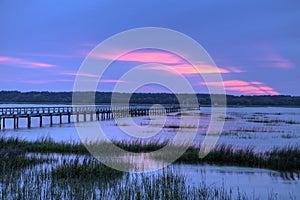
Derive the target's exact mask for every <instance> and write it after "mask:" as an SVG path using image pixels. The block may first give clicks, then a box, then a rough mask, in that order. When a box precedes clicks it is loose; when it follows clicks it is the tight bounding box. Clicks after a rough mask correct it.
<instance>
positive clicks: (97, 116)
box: [0, 111, 100, 128]
mask: <svg viewBox="0 0 300 200" xmlns="http://www.w3.org/2000/svg"><path fill="white" fill-rule="evenodd" d="M96 119H97V120H98V121H99V120H100V118H99V111H97V112H96ZM0 128H1V127H0Z"/></svg>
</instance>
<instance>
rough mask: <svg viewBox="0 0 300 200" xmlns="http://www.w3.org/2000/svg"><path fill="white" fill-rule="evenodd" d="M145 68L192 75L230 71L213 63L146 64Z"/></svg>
mask: <svg viewBox="0 0 300 200" xmlns="http://www.w3.org/2000/svg"><path fill="white" fill-rule="evenodd" d="M143 69H145V70H161V71H167V72H170V73H175V74H183V75H191V74H200V73H202V74H211V73H229V72H230V71H228V70H227V69H224V68H219V67H215V66H211V65H205V64H202V65H197V66H196V67H195V66H193V65H188V64H182V65H172V66H163V65H157V66H146V67H144V68H143Z"/></svg>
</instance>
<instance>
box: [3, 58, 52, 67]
mask: <svg viewBox="0 0 300 200" xmlns="http://www.w3.org/2000/svg"><path fill="white" fill-rule="evenodd" d="M1 63H2V64H6V65H13V66H15V67H20V68H33V69H36V68H51V67H54V65H52V64H48V63H42V62H34V61H28V60H24V59H22V58H15V57H3V56H0V64H1Z"/></svg>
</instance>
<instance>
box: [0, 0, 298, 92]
mask: <svg viewBox="0 0 300 200" xmlns="http://www.w3.org/2000/svg"><path fill="white" fill-rule="evenodd" d="M0 5H1V7H0V22H1V26H2V30H1V32H0V44H1V46H0V72H1V73H0V84H1V88H0V90H8V91H9V90H19V91H22V92H27V91H54V92H64V91H72V90H73V88H74V82H75V79H76V77H77V78H78V77H79V78H81V79H82V80H84V81H86V83H87V84H90V83H91V82H94V83H97V84H98V87H97V91H98V90H100V91H103V92H111V91H113V90H114V88H115V86H116V84H118V83H120V82H121V83H122V84H124V85H126V84H128V85H130V82H126V81H121V80H120V79H121V78H122V76H123V75H124V74H126V73H127V72H129V71H130V70H132V69H134V67H135V66H137V65H144V64H148V63H156V64H157V65H156V66H148V67H147V66H146V67H144V68H143V69H141V70H143V72H144V74H145V75H147V74H148V73H152V72H157V74H159V76H160V79H162V80H163V79H165V78H168V79H170V80H177V79H176V76H175V74H176V73H177V74H180V75H182V76H183V77H185V78H186V79H188V81H189V83H190V84H191V86H192V87H193V89H194V91H195V93H197V94H203V93H204V94H205V93H209V92H208V88H207V87H212V88H217V89H219V88H221V87H224V88H225V92H226V94H228V95H234V96H241V95H244V96H260V95H290V96H300V89H299V87H298V85H300V79H299V74H300V68H299V67H298V66H299V64H300V58H299V56H298V52H300V40H299V37H298V36H299V35H300V28H299V27H300V24H299V23H300V21H299V18H300V13H299V12H298V8H299V3H298V2H293V1H287V2H274V1H271V0H267V1H264V2H260V1H257V0H256V1H251V2H239V1H236V0H231V1H228V2H226V3H225V2H219V3H212V2H198V1H191V2H189V3H188V4H187V3H184V2H181V1H180V2H173V1H165V2H160V1H157V0H155V1H152V2H143V3H137V1H132V2H113V1H111V2H99V1H91V2H73V1H70V0H67V1H64V2H61V1H51V2H34V3H33V2H31V3H27V2H18V4H16V3H15V1H2V2H1V3H0ZM16 5H18V6H16ZM170 5H172V6H170ZM126 8H130V9H126ZM152 8H155V13H154V12H153V9H152ZM143 27H162V28H167V29H171V30H175V31H178V32H180V33H183V34H185V35H186V36H188V37H190V38H191V39H193V40H195V41H196V42H198V43H199V44H200V45H202V46H203V48H204V50H205V51H206V52H207V53H208V55H209V56H210V57H211V58H212V60H213V63H215V66H211V65H208V64H206V63H199V66H197V67H198V68H199V71H197V70H195V69H194V68H193V67H195V66H193V65H192V64H191V63H189V62H187V61H186V60H185V58H184V57H182V56H181V55H177V54H175V53H173V52H169V51H166V50H161V49H151V48H146V49H139V50H136V51H130V52H128V53H126V54H122V56H120V57H118V58H117V59H114V55H115V54H117V53H118V52H121V51H122V49H121V48H120V47H119V46H117V47H115V46H109V47H107V53H106V54H99V55H96V56H97V57H95V58H94V59H106V60H112V61H114V62H112V63H111V65H110V66H109V68H108V69H107V70H106V71H105V73H104V74H103V76H102V77H101V78H99V77H98V76H97V73H79V71H78V70H79V68H80V66H81V65H82V63H83V62H84V61H85V58H86V56H87V55H89V53H90V52H91V51H92V50H93V49H94V48H95V47H96V46H97V45H98V44H99V43H101V42H103V41H105V40H106V39H107V38H110V37H111V36H113V35H115V34H118V33H120V32H123V31H126V30H130V29H133V28H143ZM297 27H298V28H297ZM197 53H198V52H197ZM199 53H200V52H199ZM165 65H168V66H170V68H166V67H165ZM214 67H215V68H214ZM214 74H220V75H221V77H222V79H223V81H210V82H207V81H204V78H203V77H202V75H204V76H210V75H214ZM100 91H99V92H100ZM136 91H137V92H138V93H139V92H142V93H164V92H170V89H169V88H166V87H164V86H159V85H156V84H147V85H144V86H142V87H139V88H137V90H136ZM182 91H183V92H184V90H182ZM121 92H122V91H121ZM124 92H125V93H126V90H124Z"/></svg>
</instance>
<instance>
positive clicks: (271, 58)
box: [262, 54, 294, 69]
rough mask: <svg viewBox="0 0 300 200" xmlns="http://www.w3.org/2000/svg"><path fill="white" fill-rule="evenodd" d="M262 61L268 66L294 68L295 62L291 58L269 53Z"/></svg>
mask: <svg viewBox="0 0 300 200" xmlns="http://www.w3.org/2000/svg"><path fill="white" fill-rule="evenodd" d="M262 61H263V62H265V63H266V64H267V66H268V67H274V68H280V69H291V68H294V64H293V63H292V62H291V61H290V60H288V59H286V58H284V57H283V56H280V55H277V54H270V55H267V56H265V58H264V59H263V60H262Z"/></svg>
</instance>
